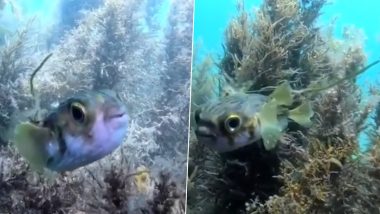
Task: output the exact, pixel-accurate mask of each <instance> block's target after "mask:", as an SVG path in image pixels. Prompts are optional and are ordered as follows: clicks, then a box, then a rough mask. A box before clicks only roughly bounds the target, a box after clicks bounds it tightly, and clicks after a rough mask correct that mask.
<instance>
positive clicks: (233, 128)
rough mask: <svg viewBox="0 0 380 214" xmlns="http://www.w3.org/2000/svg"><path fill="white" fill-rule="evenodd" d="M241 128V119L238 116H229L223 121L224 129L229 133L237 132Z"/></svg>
mask: <svg viewBox="0 0 380 214" xmlns="http://www.w3.org/2000/svg"><path fill="white" fill-rule="evenodd" d="M240 127H241V118H240V116H239V115H236V114H231V115H229V116H228V117H227V118H226V120H225V121H224V128H225V129H226V130H227V132H229V133H231V134H232V133H235V132H237V131H238V130H239V129H240Z"/></svg>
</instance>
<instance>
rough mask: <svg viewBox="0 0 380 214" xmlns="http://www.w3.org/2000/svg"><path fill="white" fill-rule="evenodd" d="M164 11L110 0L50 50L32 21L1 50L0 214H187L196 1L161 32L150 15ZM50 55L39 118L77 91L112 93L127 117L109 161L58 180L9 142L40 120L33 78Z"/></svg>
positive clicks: (180, 1)
mask: <svg viewBox="0 0 380 214" xmlns="http://www.w3.org/2000/svg"><path fill="white" fill-rule="evenodd" d="M165 3H166V1H154V0H146V1H135V0H128V1H122V0H106V1H104V2H103V3H101V4H100V5H99V7H98V8H96V9H93V10H91V11H87V12H86V13H85V14H84V15H83V18H82V19H81V20H79V21H78V24H77V26H75V27H74V28H72V29H71V30H69V31H67V32H66V33H65V35H64V36H63V37H62V38H61V40H60V41H59V42H58V44H57V45H54V46H51V47H50V49H49V50H45V49H44V48H40V47H39V45H40V44H39V43H35V42H34V41H37V40H34V38H35V37H38V36H39V35H38V29H35V28H34V27H33V22H30V25H28V26H25V30H20V31H19V32H18V33H17V34H15V35H14V36H13V37H11V38H10V39H9V40H8V41H7V42H6V43H5V45H3V46H1V53H0V54H1V70H0V87H1V90H2V93H1V95H0V96H1V97H0V100H1V102H0V123H1V124H0V130H1V133H0V137H1V146H0V154H1V155H0V169H1V172H0V198H1V202H0V212H5V213H184V209H185V196H186V194H185V186H186V170H187V168H186V157H187V155H186V154H187V126H188V113H187V112H188V108H189V107H188V105H189V103H188V102H189V96H190V89H189V86H190V67H191V65H190V63H191V60H190V59H191V58H190V57H191V42H192V11H193V2H192V1H188V0H175V1H171V2H170V3H168V5H169V11H168V12H169V13H167V14H166V15H165V16H166V17H165V20H166V21H165V25H163V23H160V22H159V20H157V19H152V18H151V16H156V15H157V14H159V12H160V10H161V9H162V7H163V5H164V4H165ZM153 6H154V7H153ZM147 8H149V9H147ZM152 8H153V9H152ZM147 11H149V13H147ZM148 22H149V24H148ZM38 41H39V40H38ZM43 47H44V46H43ZM50 53H53V55H52V56H51V57H50V58H49V60H48V61H47V62H46V63H45V64H44V65H43V67H42V68H41V70H40V71H38V73H37V74H36V76H35V78H34V88H35V93H36V94H37V96H38V98H39V106H40V109H39V111H40V112H41V114H44V113H46V112H48V111H49V110H50V109H51V108H54V106H56V105H57V104H62V102H63V101H65V100H67V99H68V98H70V97H72V96H73V94H76V93H78V92H80V91H83V90H84V91H91V90H102V89H111V90H113V91H116V92H117V93H118V94H119V99H120V100H121V101H122V102H123V103H124V104H125V105H126V109H127V114H128V117H129V124H128V134H127V135H126V137H125V138H124V142H123V143H122V144H121V146H120V147H119V148H117V149H116V150H115V151H114V152H112V153H111V155H108V156H106V157H105V158H102V159H100V160H98V161H95V162H94V163H92V164H89V165H86V166H83V167H80V168H78V169H75V170H73V171H68V172H63V173H60V174H58V175H57V176H56V177H54V178H49V177H47V176H44V175H41V174H39V173H37V172H35V171H34V170H33V169H32V166H30V165H29V164H28V162H27V161H26V160H25V159H24V158H23V157H22V156H21V155H20V154H19V153H18V152H17V150H16V148H15V147H14V144H13V143H14V142H13V139H12V133H13V130H14V127H15V126H17V124H19V123H20V122H23V121H27V120H28V119H27V118H28V117H30V116H32V115H33V114H34V110H35V102H34V100H35V99H34V97H33V96H32V95H31V93H30V87H29V86H30V85H29V80H30V76H31V74H32V72H33V69H35V68H36V67H37V65H38V64H39V63H40V62H41V60H42V59H43V58H44V57H45V56H46V55H48V54H50ZM178 130H179V131H178ZM182 134H183V135H182Z"/></svg>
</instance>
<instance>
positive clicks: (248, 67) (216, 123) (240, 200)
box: [188, 0, 380, 214]
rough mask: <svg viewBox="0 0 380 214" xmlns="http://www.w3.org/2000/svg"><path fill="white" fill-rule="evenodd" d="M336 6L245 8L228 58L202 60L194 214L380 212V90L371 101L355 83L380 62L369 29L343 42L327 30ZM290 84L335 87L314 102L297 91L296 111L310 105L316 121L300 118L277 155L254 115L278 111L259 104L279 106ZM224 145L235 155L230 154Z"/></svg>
mask: <svg viewBox="0 0 380 214" xmlns="http://www.w3.org/2000/svg"><path fill="white" fill-rule="evenodd" d="M326 4H327V1H325V0H316V1H307V0H264V1H263V3H262V5H261V6H260V8H258V9H257V10H254V11H252V12H248V11H247V10H246V8H244V2H243V1H240V2H238V4H237V9H238V14H237V16H236V17H235V18H233V19H232V20H231V21H230V23H229V25H228V26H227V28H226V30H225V41H224V43H223V47H224V53H223V56H222V57H221V58H220V59H213V57H212V56H207V57H205V59H204V60H203V61H199V62H198V61H197V60H194V62H198V63H197V64H195V65H194V66H193V68H194V69H193V80H192V81H193V82H192V102H194V103H192V106H191V107H192V109H191V114H192V121H191V137H190V155H189V156H190V159H189V180H188V212H189V213H252V214H253V213H380V210H379V203H380V200H379V197H378V195H379V189H380V186H379V185H380V183H379V177H378V175H379V174H377V173H378V160H379V159H378V154H379V153H378V143H379V134H380V133H379V122H378V118H379V116H378V114H379V110H378V109H379V107H378V106H379V97H378V93H376V91H377V90H378V89H376V87H374V91H373V94H372V95H371V99H370V100H371V101H370V102H368V101H365V100H362V99H361V91H360V89H359V88H358V87H357V86H356V85H355V75H356V74H358V73H360V71H365V70H363V69H364V68H365V66H366V65H367V64H370V63H372V62H367V57H366V53H365V52H364V49H363V45H362V43H363V37H362V35H361V34H360V32H359V31H356V30H355V29H353V28H346V29H345V32H344V35H343V37H342V39H337V38H335V37H334V36H333V35H332V31H333V23H332V24H331V25H327V26H317V24H316V22H317V20H318V18H319V16H320V14H321V10H322V9H323V7H324V6H326ZM376 63H378V61H376V62H375V64H376ZM215 71H218V73H215ZM211 72H213V73H212V74H211ZM347 77H350V78H347ZM345 78H346V79H345ZM342 79H345V81H340V80H342ZM284 81H285V82H287V83H289V86H290V87H291V89H292V90H293V91H294V92H297V91H298V92H299V91H304V92H305V91H313V90H314V89H318V88H325V87H322V86H326V85H329V86H332V87H331V88H330V87H327V88H325V89H324V90H314V92H318V93H314V92H313V93H310V94H308V95H307V96H306V97H304V98H302V96H301V97H300V96H299V94H297V93H294V94H293V95H294V96H293V98H294V103H291V105H290V107H291V108H292V109H293V108H295V107H297V106H300V105H301V104H302V103H303V101H305V100H307V101H308V102H309V103H310V105H311V109H312V111H313V114H309V116H311V122H312V123H311V125H310V126H306V127H305V126H302V125H300V124H299V123H298V124H297V123H295V122H297V121H295V120H291V121H290V122H289V124H288V125H287V126H286V127H285V128H284V130H283V133H282V137H280V138H278V139H279V140H278V141H277V142H276V144H275V147H274V148H273V149H267V148H266V147H265V139H264V141H263V140H261V139H258V138H254V139H253V138H249V137H248V136H255V131H256V129H249V128H250V127H255V128H257V126H255V124H256V125H257V123H254V121H256V120H253V119H254V116H251V117H249V114H250V113H252V112H255V109H256V108H257V109H260V108H259V107H260V106H257V105H260V104H261V107H262V109H264V110H265V109H266V108H267V107H268V106H265V105H264V104H263V102H261V101H260V99H258V98H256V99H252V100H250V98H249V97H250V96H251V97H252V96H254V95H255V94H256V96H257V97H267V96H269V97H272V98H273V97H275V96H273V94H276V93H275V89H276V88H279V87H280V86H281V85H282V84H284ZM334 82H335V83H337V82H339V84H331V83H334ZM285 91H286V90H285ZM285 91H284V90H282V92H285ZM242 94H245V95H242ZM247 94H248V95H247ZM277 94H278V93H277ZM300 98H301V99H300ZM275 100H276V99H275ZM277 101H278V99H277ZM264 103H265V102H264ZM374 110H375V111H374ZM258 111H259V110H258ZM202 112H203V114H202ZM300 112H305V111H298V112H297V113H298V116H300V115H301V114H299V113H300ZM248 113H249V114H248ZM245 116H247V117H248V118H247V117H245ZM295 119H300V117H297V118H295ZM367 119H372V120H373V121H374V122H373V123H371V124H369V123H367ZM240 121H242V123H240ZM245 121H248V122H247V123H246V122H245ZM200 124H202V125H200ZM252 124H253V126H252ZM258 124H260V123H258ZM247 127H248V131H247V132H243V131H241V130H245V129H246V128H247ZM200 128H201V129H202V130H201V133H199V132H200V130H199V129H200ZM249 130H251V133H250V132H249ZM363 131H365V133H366V134H367V135H368V136H369V138H370V146H369V148H368V150H367V151H365V152H363V151H360V149H359V142H358V136H359V133H362V132H363ZM245 133H246V134H245ZM202 137H206V140H205V138H203V139H202ZM207 137H208V138H209V140H207ZM210 139H219V141H215V142H216V143H215V142H213V141H211V140H210ZM223 139H224V140H223ZM276 139H277V138H276ZM244 140H245V141H244ZM221 142H222V143H225V144H226V145H229V146H231V145H232V146H235V147H234V148H232V147H229V149H228V150H223V149H221V148H218V147H217V146H220V144H218V143H221ZM241 143H242V144H244V146H238V145H237V144H241ZM207 144H212V145H213V146H214V147H213V146H208V145H207ZM212 148H213V149H212Z"/></svg>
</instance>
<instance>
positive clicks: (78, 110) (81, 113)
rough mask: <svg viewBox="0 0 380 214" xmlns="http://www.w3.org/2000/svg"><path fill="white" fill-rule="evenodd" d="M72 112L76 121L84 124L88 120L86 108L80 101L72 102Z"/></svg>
mask: <svg viewBox="0 0 380 214" xmlns="http://www.w3.org/2000/svg"><path fill="white" fill-rule="evenodd" d="M70 114H71V117H72V118H73V119H74V121H75V122H78V123H81V124H83V123H84V122H85V121H86V114H87V112H86V108H85V107H84V105H83V104H81V103H79V102H73V103H71V105H70Z"/></svg>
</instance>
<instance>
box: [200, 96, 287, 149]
mask: <svg viewBox="0 0 380 214" xmlns="http://www.w3.org/2000/svg"><path fill="white" fill-rule="evenodd" d="M268 99H269V98H268V97H267V96H264V95H261V94H244V93H239V94H234V95H230V96H226V97H223V98H221V99H219V100H217V101H213V102H210V103H207V104H205V105H203V106H201V107H200V108H199V109H197V110H196V111H195V115H194V116H195V122H196V129H195V134H196V136H197V139H198V141H199V142H200V143H202V144H204V145H206V146H207V147H209V148H211V149H212V150H214V151H217V152H220V153H224V152H230V151H234V150H236V149H239V148H241V147H244V146H247V145H249V144H252V143H254V142H256V141H258V140H259V139H261V134H260V128H261V127H260V120H259V118H258V116H257V114H258V112H259V111H260V109H261V108H262V106H263V105H264V104H265V103H266V102H267V101H268ZM229 118H232V119H233V118H235V119H234V120H236V121H235V122H238V123H239V124H232V122H234V121H229V120H228V119H229ZM280 121H281V124H282V127H286V125H287V120H286V118H284V119H281V120H280ZM226 122H227V123H226ZM228 122H231V123H230V124H228ZM230 125H235V126H237V128H236V129H233V130H232V129H231V126H230Z"/></svg>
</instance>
